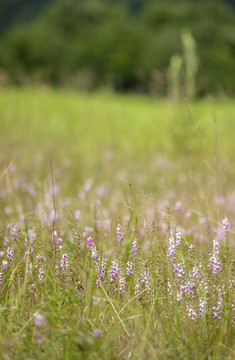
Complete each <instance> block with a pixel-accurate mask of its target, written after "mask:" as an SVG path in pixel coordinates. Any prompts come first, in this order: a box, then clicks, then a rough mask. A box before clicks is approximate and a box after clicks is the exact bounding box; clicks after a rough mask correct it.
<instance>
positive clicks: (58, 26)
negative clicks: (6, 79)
mask: <svg viewBox="0 0 235 360" xmlns="http://www.w3.org/2000/svg"><path fill="white" fill-rule="evenodd" d="M4 1H6V0H4ZM14 1H15V4H18V5H17V6H19V4H20V3H21V5H22V6H23V5H24V6H26V4H29V0H8V2H9V4H8V6H10V4H11V5H12V4H14ZM30 3H31V5H29V6H32V9H34V11H33V12H31V14H36V12H37V11H38V12H40V11H42V9H44V11H43V12H41V14H40V16H38V17H37V18H33V19H34V20H33V21H32V22H27V23H24V22H23V21H22V22H21V24H18V25H17V26H15V27H13V28H12V29H11V30H9V31H7V32H5V34H4V36H2V37H1V39H0V67H4V68H5V69H6V70H7V72H8V73H9V74H10V77H11V79H12V81H14V82H21V80H20V79H21V75H22V74H24V76H25V77H28V79H29V81H35V80H36V81H46V82H49V83H51V84H54V85H57V84H64V83H66V84H69V83H70V82H71V84H74V83H75V82H77V83H79V84H80V83H81V82H82V83H83V84H84V83H85V84H86V85H85V87H87V84H88V83H89V88H92V87H93V88H95V87H97V86H100V85H109V86H111V87H113V88H115V89H118V90H137V91H154V92H157V93H158V94H166V91H167V69H168V66H169V62H170V59H171V57H172V55H174V54H175V55H176V56H177V55H180V54H181V52H182V48H181V39H180V34H181V30H182V29H183V28H188V29H189V30H190V31H191V33H192V36H193V38H194V39H195V41H196V44H197V52H198V55H199V58H200V67H199V72H198V81H197V83H196V87H197V92H198V93H199V94H204V93H206V92H210V91H217V90H218V89H221V88H224V89H225V90H226V91H227V92H228V93H232V92H234V91H235V85H234V84H235V69H234V63H235V12H234V11H231V9H232V8H231V7H230V6H228V5H226V2H222V1H219V0H218V1H216V0H215V1H210V0H204V1H201V0H198V1H197V0H184V1H183V0H178V1H173V0H172V1H171V0H165V1H163V0H146V1H143V0H126V1H124V0H86V1H84V0H63V1H62V0H48V1H46V0H41V1H40V3H41V10H39V9H38V8H37V10H36V7H34V5H35V4H34V3H38V2H37V1H35V0H32V1H31V2H30ZM1 4H2V3H1ZM42 4H44V5H42ZM48 4H51V5H50V6H48V7H47V5H48ZM17 6H16V8H17ZM43 6H44V7H43ZM22 8H23V7H22ZM2 9H3V7H2ZM4 9H5V10H6V3H5V8H4ZM8 9H9V7H8ZM32 9H31V10H30V11H32ZM7 13H8V15H9V11H8V12H7ZM12 16H13V15H12ZM17 16H18V19H19V18H20V12H19V14H18V15H17ZM32 16H35V15H32ZM21 18H22V17H21ZM25 19H26V18H25ZM9 21H10V20H8V24H9ZM11 21H12V20H11ZM25 21H26V20H25ZM86 77H87V78H86ZM75 79H77V80H76V81H75ZM81 79H82V80H81ZM79 86H80V85H79Z"/></svg>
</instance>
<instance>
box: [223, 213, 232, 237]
mask: <svg viewBox="0 0 235 360" xmlns="http://www.w3.org/2000/svg"><path fill="white" fill-rule="evenodd" d="M222 223H223V228H224V230H225V234H226V235H229V234H230V231H229V228H230V224H229V221H228V218H227V217H225V218H224V220H223V222H222Z"/></svg>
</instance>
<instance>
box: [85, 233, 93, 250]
mask: <svg viewBox="0 0 235 360" xmlns="http://www.w3.org/2000/svg"><path fill="white" fill-rule="evenodd" d="M86 240H87V246H86V247H87V249H92V246H93V239H92V237H91V236H89V237H88V238H87V239H86Z"/></svg>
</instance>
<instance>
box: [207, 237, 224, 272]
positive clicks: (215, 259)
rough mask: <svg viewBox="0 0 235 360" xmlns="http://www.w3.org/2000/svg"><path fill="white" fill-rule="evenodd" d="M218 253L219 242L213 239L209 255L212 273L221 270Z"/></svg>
mask: <svg viewBox="0 0 235 360" xmlns="http://www.w3.org/2000/svg"><path fill="white" fill-rule="evenodd" d="M219 253H220V248H219V243H218V241H216V240H213V250H212V253H211V257H210V265H209V266H211V267H212V272H213V274H214V275H216V274H217V273H221V272H222V269H221V262H220V261H219Z"/></svg>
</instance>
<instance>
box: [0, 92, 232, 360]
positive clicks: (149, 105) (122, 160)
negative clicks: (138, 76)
mask: <svg viewBox="0 0 235 360" xmlns="http://www.w3.org/2000/svg"><path fill="white" fill-rule="evenodd" d="M234 107H235V104H234V101H233V100H226V99H224V100H223V101H222V100H220V101H219V100H217V101H215V100H213V99H205V100H202V101H200V102H195V103H188V102H187V101H185V102H183V103H180V104H172V103H170V102H167V101H166V100H156V99H151V98H144V97H136V96H117V95H113V94H103V93H98V94H93V95H88V94H77V93H74V92H68V91H52V90H49V89H24V90H17V89H4V90H1V91H0V127H1V132H0V144H1V153H0V164H1V172H0V197H1V207H0V256H1V259H0V282H1V283H2V285H1V286H0V295H1V300H0V322H1V331H0V349H1V350H0V356H1V358H2V359H4V360H5V359H29V358H30V359H48V358H51V359H143V358H149V359H232V358H233V357H234V353H235V347H234V335H235V330H234V329H235V328H234V326H235V325H234V321H235V319H234V304H235V298H234V276H235V274H234V230H233V229H234V220H233V218H234V202H235V197H234V188H233V183H234V180H233V179H234V175H235V174H234V161H235V148H234V147H235V142H234V140H233V134H234V131H235V121H234V120H235V119H234V113H235V112H234ZM226 217H227V218H228V223H227V222H226V221H225V222H224V223H223V219H225V218H226ZM53 234H54V235H53ZM89 238H90V239H89ZM122 238H123V239H122ZM87 239H89V240H87ZM213 240H215V242H214V243H213ZM61 246H63V247H61Z"/></svg>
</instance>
